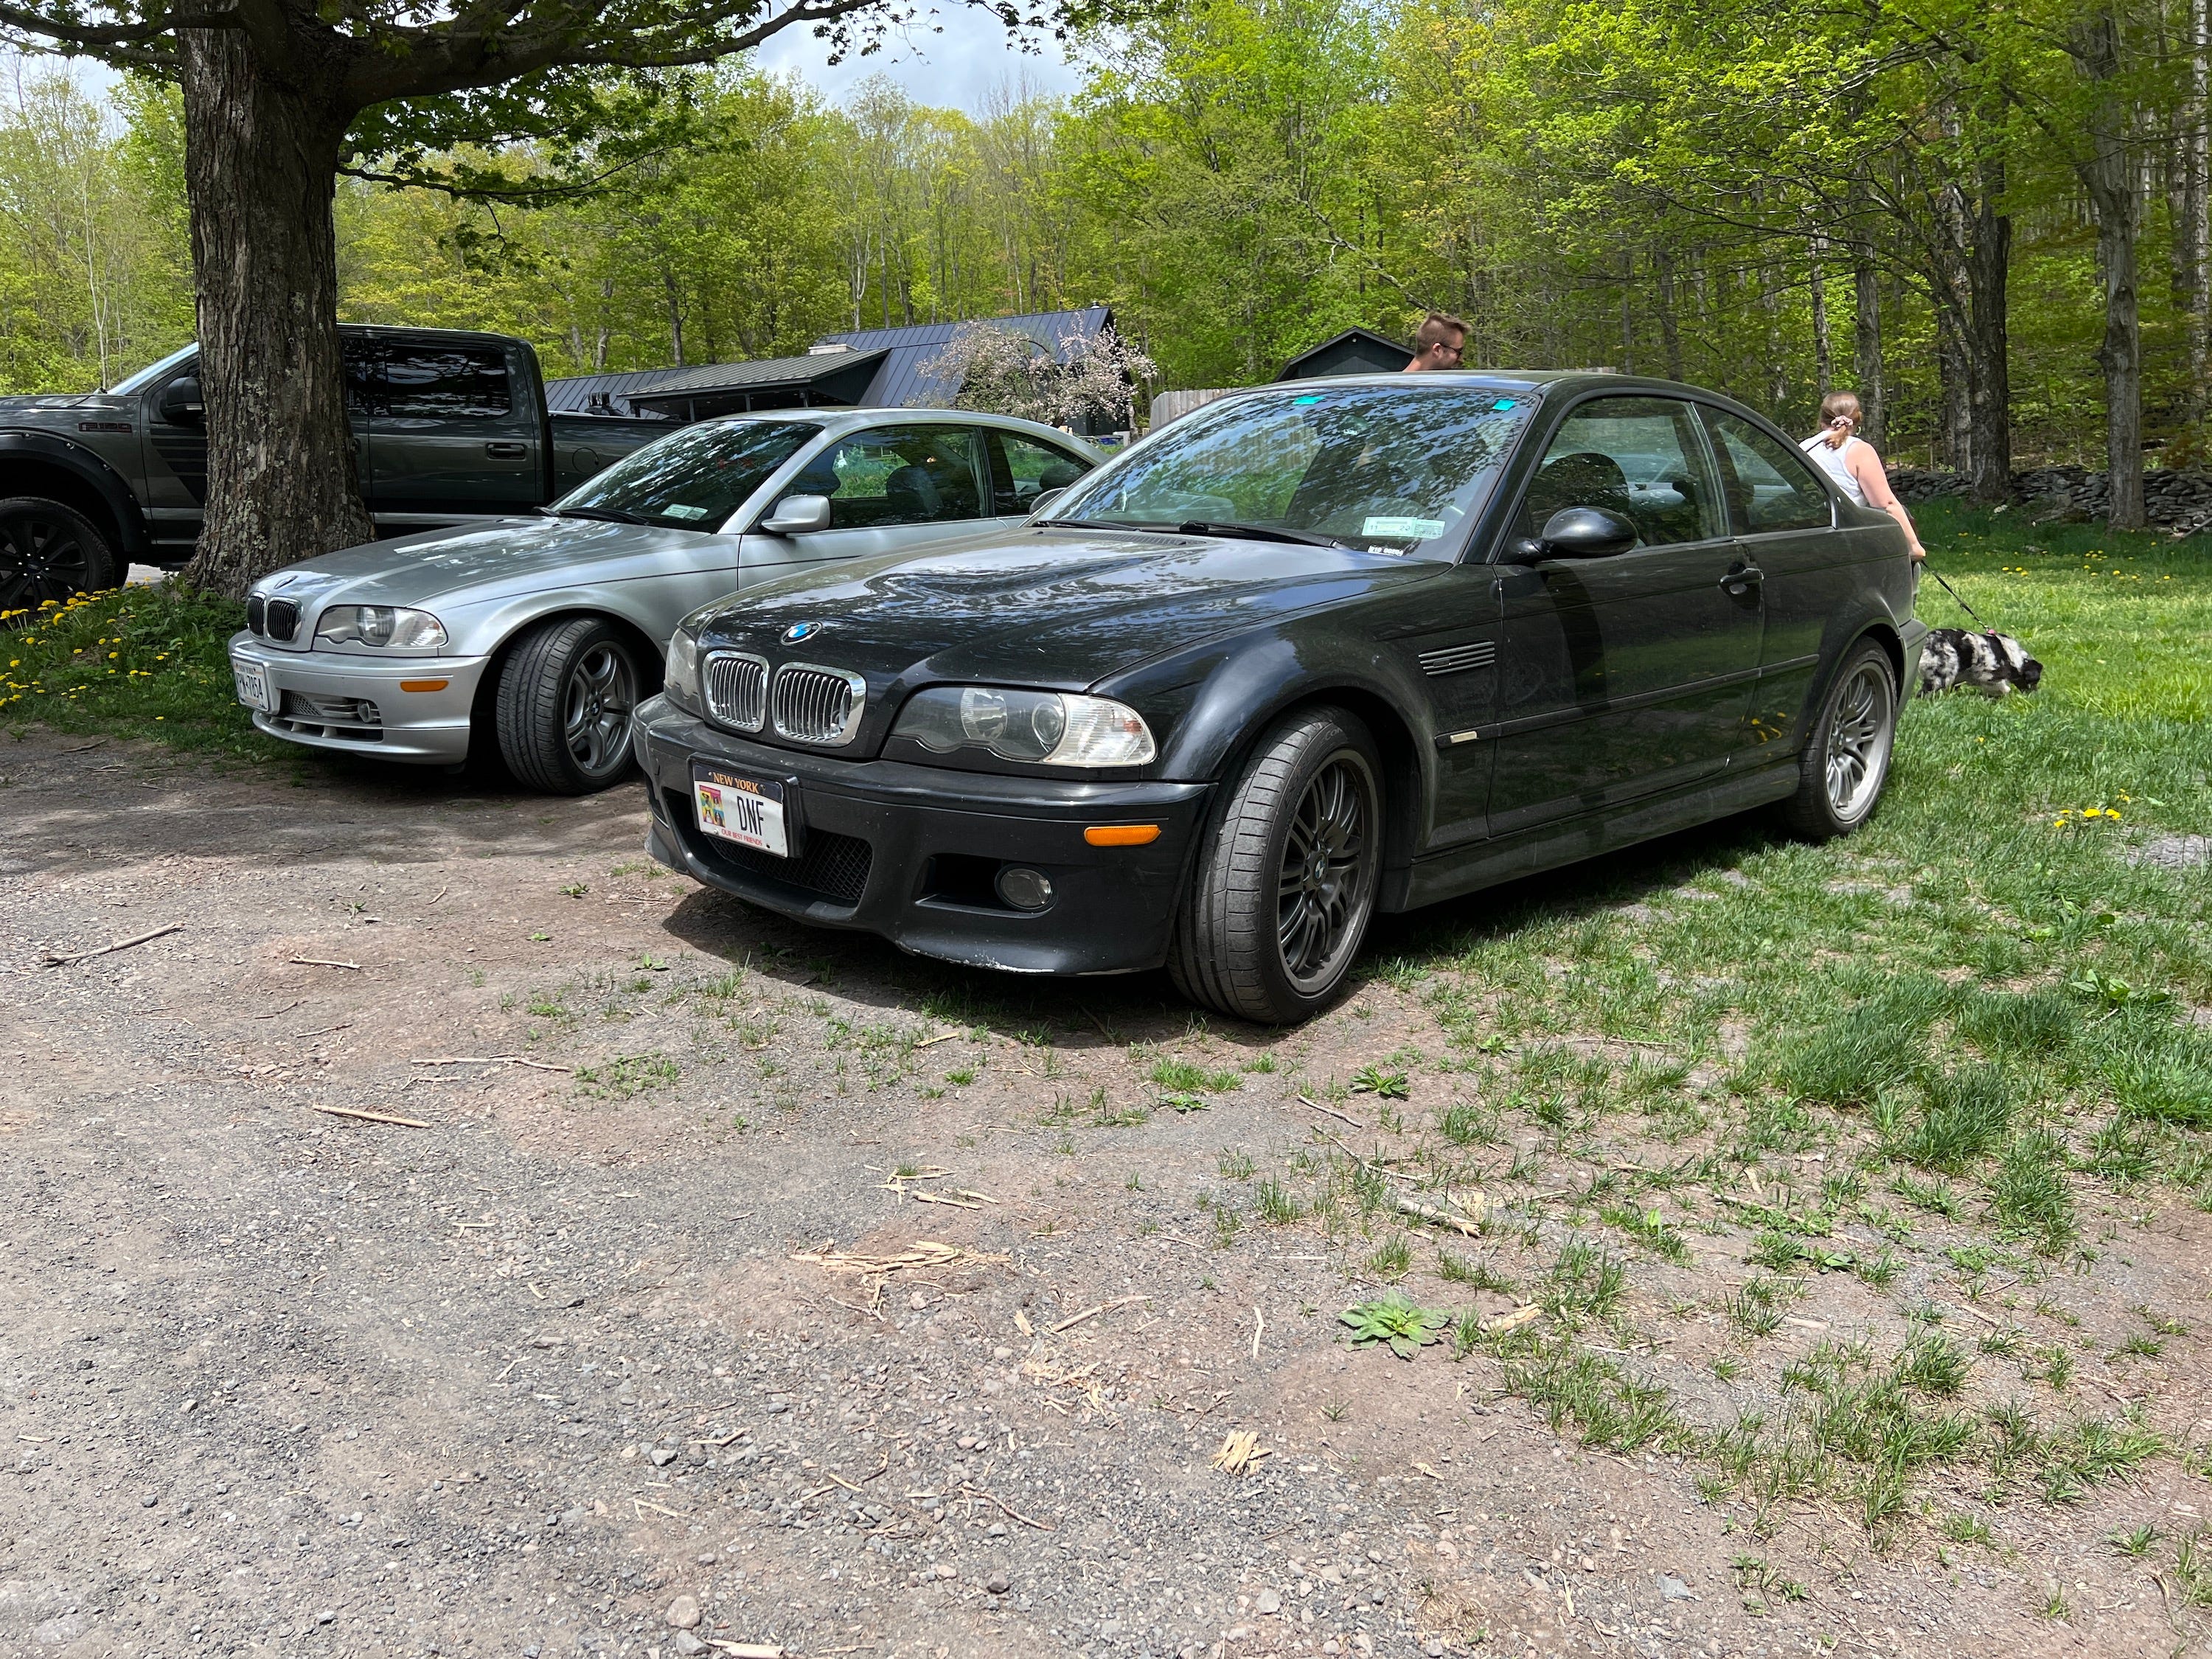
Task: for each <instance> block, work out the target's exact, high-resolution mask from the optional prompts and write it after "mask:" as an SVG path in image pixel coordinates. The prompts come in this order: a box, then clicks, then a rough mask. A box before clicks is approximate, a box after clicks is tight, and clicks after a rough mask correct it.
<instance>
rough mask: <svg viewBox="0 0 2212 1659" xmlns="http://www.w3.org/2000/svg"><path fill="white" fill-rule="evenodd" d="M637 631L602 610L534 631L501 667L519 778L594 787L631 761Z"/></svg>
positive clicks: (509, 749) (502, 728) (503, 744)
mask: <svg viewBox="0 0 2212 1659" xmlns="http://www.w3.org/2000/svg"><path fill="white" fill-rule="evenodd" d="M640 684H641V673H640V671H639V667H638V659H637V653H636V650H635V647H632V645H631V643H630V641H629V635H627V634H625V633H623V630H622V629H619V628H617V627H616V626H615V625H614V624H613V623H611V622H607V621H605V619H604V618H601V617H569V618H568V619H567V620H565V621H555V622H549V623H543V624H541V625H540V626H539V627H538V628H536V629H532V631H531V632H530V633H528V634H526V635H524V636H523V637H522V639H521V640H520V641H519V642H518V643H517V644H516V646H515V647H514V649H513V650H512V651H510V652H509V653H507V660H506V662H505V663H503V664H502V665H501V668H500V675H499V714H498V718H499V752H500V755H501V758H502V759H504V760H505V761H506V762H507V769H508V770H509V771H511V772H513V774H514V775H515V778H516V779H517V781H520V782H521V783H522V784H524V785H526V787H530V788H532V789H538V790H543V791H544V793H547V794H549V795H589V794H593V793H597V792H598V791H599V790H602V789H605V788H609V787H612V786H613V785H614V784H616V783H618V782H620V781H621V780H622V776H623V774H624V773H625V772H627V771H629V765H630V751H629V744H630V720H631V718H632V716H633V715H634V714H635V712H636V709H637V705H638V702H639V699H640V691H639V687H640Z"/></svg>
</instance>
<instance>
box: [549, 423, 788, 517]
mask: <svg viewBox="0 0 2212 1659" xmlns="http://www.w3.org/2000/svg"><path fill="white" fill-rule="evenodd" d="M821 430H822V428H820V427H819V426H817V425H815V424H814V423H813V422H811V421H732V422H727V423H722V422H717V423H715V424H713V425H708V426H694V427H686V428H684V430H683V431H681V432H672V433H671V434H670V435H668V436H667V437H665V438H663V439H661V440H660V441H659V442H658V443H652V444H647V446H646V447H644V448H643V449H641V450H639V451H637V452H636V453H635V454H631V455H626V456H624V457H623V459H621V460H619V461H617V462H616V463H615V464H614V465H612V466H611V467H609V468H608V469H607V470H606V471H604V472H602V473H600V474H599V476H598V477H595V478H592V479H591V480H590V481H589V482H587V483H583V484H581V485H579V486H578V487H577V488H576V489H572V490H570V491H569V492H568V494H567V495H563V496H562V498H561V499H560V500H559V501H556V502H554V503H553V505H552V506H551V507H549V508H548V509H547V511H549V512H550V513H556V514H558V515H560V516H562V517H564V518H579V519H616V520H621V521H622V522H623V523H626V524H649V525H656V526H661V527H663V528H665V529H670V530H700V531H715V530H720V528H721V527H722V524H723V521H724V520H726V519H727V518H728V517H729V516H730V514H731V513H734V512H736V511H737V510H738V507H742V506H744V503H745V501H746V498H747V497H749V496H750V495H751V494H752V493H753V492H754V491H755V490H757V489H759V488H760V487H761V486H762V485H763V483H767V482H768V479H769V474H770V473H772V472H774V471H775V470H776V468H778V467H780V466H781V465H783V464H784V463H785V462H786V461H787V460H789V459H791V458H792V457H793V455H795V454H796V453H799V447H800V446H802V445H803V444H805V442H806V441H808V440H809V439H811V438H813V437H815V436H816V435H818V434H819V433H820V432H821Z"/></svg>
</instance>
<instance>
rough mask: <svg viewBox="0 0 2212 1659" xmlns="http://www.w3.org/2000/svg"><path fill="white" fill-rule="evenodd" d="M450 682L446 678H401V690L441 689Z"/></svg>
mask: <svg viewBox="0 0 2212 1659" xmlns="http://www.w3.org/2000/svg"><path fill="white" fill-rule="evenodd" d="M449 683H450V682H448V681H446V680H402V681H400V682H399V689H400V690H402V691H442V690H445V689H446V687H447V684H449Z"/></svg>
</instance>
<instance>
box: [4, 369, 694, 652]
mask: <svg viewBox="0 0 2212 1659" xmlns="http://www.w3.org/2000/svg"><path fill="white" fill-rule="evenodd" d="M338 333H339V337H340V340H341V342H342V344H343V351H344V354H345V374H346V405H347V409H348V410H349V416H350V418H351V422H352V426H353V431H354V444H355V453H356V460H357V462H358V465H359V470H360V477H361V480H362V487H363V490H364V494H365V497H366V504H367V506H368V510H369V514H370V516H371V518H372V519H374V520H375V523H376V526H377V529H378V530H379V532H381V533H382V534H384V535H386V536H397V535H404V534H406V533H407V532H410V531H417V530H432V529H438V528H441V527H444V526H451V525H459V524H466V523H469V522H471V520H492V519H498V518H501V517H506V516H508V515H511V514H513V513H527V512H529V511H531V510H532V508H534V507H539V506H542V505H544V503H546V502H548V501H553V500H555V499H556V497H558V496H561V495H566V494H567V493H568V491H569V490H571V489H574V487H575V486H576V485H578V484H580V483H583V482H584V480H585V479H586V478H588V477H592V475H593V474H594V473H596V472H598V471H600V470H601V469H602V468H604V467H605V466H608V465H611V464H612V463H613V462H615V461H617V460H620V459H622V458H623V456H624V455H627V454H629V453H630V452H631V451H632V450H634V449H637V448H640V447H642V446H644V445H646V444H648V443H650V442H652V441H653V440H654V439H656V438H659V437H663V436H665V435H667V434H668V433H669V432H671V431H672V430H674V429H675V428H673V427H672V426H671V424H670V423H669V422H664V421H646V420H624V419H617V418H613V417H608V416H575V415H551V414H549V412H548V411H547V410H546V407H545V384H544V377H543V375H542V374H540V372H539V369H538V354H537V353H536V352H535V351H533V350H532V349H531V347H530V345H529V343H527V342H526V341H523V340H518V339H515V338H513V337H510V336H507V335H501V334H477V333H469V332H464V331H457V330H450V329H420V328H385V327H374V326H368V325H343V326H341V327H340V329H339V331H338ZM206 499H207V422H206V410H205V405H204V403H203V401H202V398H201V395H200V378H199V348H198V347H197V346H186V347H185V348H184V349H181V350H179V351H175V352H173V353H171V354H170V355H169V356H167V357H164V358H162V359H161V361H160V362H156V363H154V364H151V365H149V367H147V368H143V369H141V370H139V371H138V373H137V374H133V375H131V376H130V377H129V378H128V379H127V380H123V381H122V382H121V383H119V384H118V386H116V387H115V388H114V389H113V390H112V391H111V392H84V393H76V394H70V395H63V396H34V397H19V398H0V611H8V610H18V609H28V608H30V607H33V606H35V605H39V604H40V603H41V602H42V601H44V600H46V599H66V598H67V597H68V596H69V595H70V593H72V592H86V591H91V590H94V589H98V588H102V587H112V586H115V585H116V584H117V583H118V582H120V581H121V580H123V577H124V574H125V570H126V569H127V568H128V567H129V566H130V565H131V564H132V563H139V564H150V565H156V566H159V567H161V568H165V569H176V568H179V567H181V566H182V565H183V564H184V563H185V561H187V560H188V559H190V558H191V555H192V549H193V547H194V545H195V544H197V541H198V539H199V533H200V520H201V514H202V510H203V508H204V505H205V502H206Z"/></svg>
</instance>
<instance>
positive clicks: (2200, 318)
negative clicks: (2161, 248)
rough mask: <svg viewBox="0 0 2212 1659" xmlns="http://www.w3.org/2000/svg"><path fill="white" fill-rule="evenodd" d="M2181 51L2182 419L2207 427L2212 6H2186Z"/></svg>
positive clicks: (2174, 210)
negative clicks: (2183, 81)
mask: <svg viewBox="0 0 2212 1659" xmlns="http://www.w3.org/2000/svg"><path fill="white" fill-rule="evenodd" d="M2181 50H2182V52H2183V54H2184V56H2185V58H2186V60H2187V64H2188V69H2187V71H2186V86H2187V90H2186V92H2185V95H2184V96H2183V98H2182V100H2181V106H2180V107H2179V110H2178V111H2177V112H2175V118H2174V130H2173V132H2172V162H2171V165H2170V167H2169V170H2168V173H2167V179H2166V208H2167V212H2168V216H2169V217H2170V218H2171V219H2172V228H2173V235H2172V282H2173V308H2174V310H2175V311H2176V312H2177V313H2179V316H2180V319H2181V326H2182V334H2183V342H2182V345H2183V358H2184V361H2185V363H2186V364H2187V366H2188V368H2187V380H2186V383H2185V386H2184V389H2183V393H2182V418H2183V419H2184V420H2185V421H2186V422H2189V424H2190V425H2191V426H2192V427H2193V426H2197V425H2198V424H2201V423H2202V422H2203V420H2204V417H2205V416H2206V414H2207V412H2208V408H2207V404H2208V398H2212V386H2208V384H2207V383H2208V381H2212V337H2208V334H2207V322H2208V316H2207V301H2208V300H2209V299H2212V270H2208V263H2212V246H2208V243H2212V226H2208V223H2207V212H2208V205H2207V195H2208V191H2212V140H2209V139H2208V135H2207V133H2206V131H2205V122H2206V120H2207V118H2208V117H2209V116H2212V84H2208V80H2209V79H2212V64H2208V62H2207V59H2206V53H2207V52H2208V51H2212V18H2208V15H2207V0H2186V4H2185V7H2184V15H2183V25H2182V39H2181Z"/></svg>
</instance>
